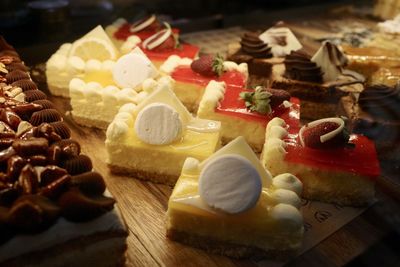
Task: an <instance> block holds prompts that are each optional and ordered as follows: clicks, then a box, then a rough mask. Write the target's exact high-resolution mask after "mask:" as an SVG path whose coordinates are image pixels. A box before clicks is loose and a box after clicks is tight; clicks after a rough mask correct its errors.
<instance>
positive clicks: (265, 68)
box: [228, 23, 302, 86]
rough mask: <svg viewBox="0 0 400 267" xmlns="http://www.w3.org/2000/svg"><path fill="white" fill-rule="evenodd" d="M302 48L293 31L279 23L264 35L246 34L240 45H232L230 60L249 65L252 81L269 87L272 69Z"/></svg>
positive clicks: (257, 33)
mask: <svg viewBox="0 0 400 267" xmlns="http://www.w3.org/2000/svg"><path fill="white" fill-rule="evenodd" d="M301 48H302V45H301V44H300V42H299V41H298V40H297V38H296V36H295V35H294V34H293V33H292V31H291V30H290V29H289V28H287V27H285V26H284V25H283V24H281V23H278V24H277V25H275V26H274V27H271V28H270V29H268V30H266V31H265V32H263V33H259V32H246V33H244V35H243V36H242V38H241V41H240V43H233V44H230V45H229V47H228V60H232V61H234V62H236V63H239V64H240V63H247V65H248V68H249V75H250V77H251V79H250V80H251V81H252V82H253V83H254V84H256V85H260V84H263V85H266V86H268V85H269V80H270V78H271V75H272V69H273V68H272V67H273V66H274V65H275V64H280V63H282V62H283V59H284V57H285V56H286V55H287V54H290V52H291V51H296V50H299V49H301Z"/></svg>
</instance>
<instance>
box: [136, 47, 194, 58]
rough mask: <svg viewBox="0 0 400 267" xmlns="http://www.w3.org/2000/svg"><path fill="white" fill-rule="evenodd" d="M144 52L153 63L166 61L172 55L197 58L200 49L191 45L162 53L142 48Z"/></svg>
mask: <svg viewBox="0 0 400 267" xmlns="http://www.w3.org/2000/svg"><path fill="white" fill-rule="evenodd" d="M141 49H142V50H143V52H144V53H145V54H146V56H147V57H148V58H149V59H150V60H151V61H164V60H166V59H167V58H169V57H170V56H171V55H177V56H179V57H188V58H192V59H193V58H195V57H196V56H197V54H198V53H199V51H200V48H199V47H197V46H194V45H191V44H181V45H180V46H179V47H178V48H175V49H170V50H166V51H162V52H156V51H152V50H148V49H146V48H143V47H141Z"/></svg>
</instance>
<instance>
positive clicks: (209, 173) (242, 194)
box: [199, 154, 262, 214]
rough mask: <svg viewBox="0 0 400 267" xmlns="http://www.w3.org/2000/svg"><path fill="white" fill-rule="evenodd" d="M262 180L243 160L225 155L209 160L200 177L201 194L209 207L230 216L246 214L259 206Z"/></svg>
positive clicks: (247, 162)
mask: <svg viewBox="0 0 400 267" xmlns="http://www.w3.org/2000/svg"><path fill="white" fill-rule="evenodd" d="M261 189H262V182H261V177H260V175H259V173H258V171H257V169H256V168H255V167H254V166H253V164H252V163H251V162H250V161H249V160H248V159H246V158H245V157H243V156H239V155H235V154H226V155H222V156H219V157H215V158H214V159H212V160H210V161H209V162H208V163H207V164H206V165H205V166H204V167H203V169H202V171H201V173H200V177H199V193H200V196H201V198H202V199H203V200H204V201H205V202H206V203H207V205H209V206H210V207H212V208H214V209H217V210H220V211H223V212H226V213H229V214H237V213H241V212H245V211H247V210H249V209H251V208H252V207H254V205H255V204H256V203H257V201H258V199H259V197H260V194H261Z"/></svg>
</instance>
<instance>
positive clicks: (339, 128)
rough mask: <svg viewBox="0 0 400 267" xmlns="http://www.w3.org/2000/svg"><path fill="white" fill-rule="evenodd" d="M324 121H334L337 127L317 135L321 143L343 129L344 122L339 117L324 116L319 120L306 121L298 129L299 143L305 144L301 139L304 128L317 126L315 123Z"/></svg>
mask: <svg viewBox="0 0 400 267" xmlns="http://www.w3.org/2000/svg"><path fill="white" fill-rule="evenodd" d="M324 122H334V123H336V124H338V125H339V127H337V128H336V129H335V130H333V131H331V132H329V133H326V134H324V135H321V136H320V137H319V140H320V141H321V143H325V142H327V141H329V140H331V139H332V138H334V137H335V136H336V135H338V134H340V133H341V132H342V131H343V128H344V124H345V123H344V120H343V119H341V118H325V119H320V120H316V121H312V122H310V123H307V124H306V125H304V126H303V127H301V129H300V131H299V138H300V143H301V145H302V146H305V145H304V140H303V132H304V131H305V130H306V129H310V128H313V127H315V126H317V125H319V124H321V123H324Z"/></svg>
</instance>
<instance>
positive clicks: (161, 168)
mask: <svg viewBox="0 0 400 267" xmlns="http://www.w3.org/2000/svg"><path fill="white" fill-rule="evenodd" d="M220 126H221V124H220V122H217V121H212V120H204V119H198V118H194V117H193V116H192V115H191V114H190V113H189V112H188V111H187V109H186V108H185V107H184V106H183V105H182V103H181V102H180V101H179V100H178V99H177V97H176V96H175V94H174V93H173V92H172V90H171V88H170V87H169V86H168V85H163V86H161V87H160V88H157V89H156V90H155V91H154V92H152V93H151V94H150V95H149V96H148V97H147V98H146V99H145V100H143V101H142V102H140V104H138V105H135V104H133V103H131V104H126V105H124V106H122V107H121V109H120V111H119V113H118V114H117V115H116V116H115V118H114V120H113V122H112V123H111V124H110V125H109V127H108V129H107V134H106V136H107V138H106V148H107V154H108V158H107V162H108V164H109V166H110V169H111V171H112V172H114V173H123V174H127V175H130V176H133V177H135V178H139V179H144V180H150V181H153V182H156V183H163V184H168V185H174V184H175V182H176V180H177V179H178V177H179V174H180V171H181V168H182V165H183V162H184V161H185V159H186V158H187V157H196V158H200V159H205V158H207V157H208V156H209V155H211V154H212V153H213V152H214V151H215V150H216V149H218V148H219V146H220Z"/></svg>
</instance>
